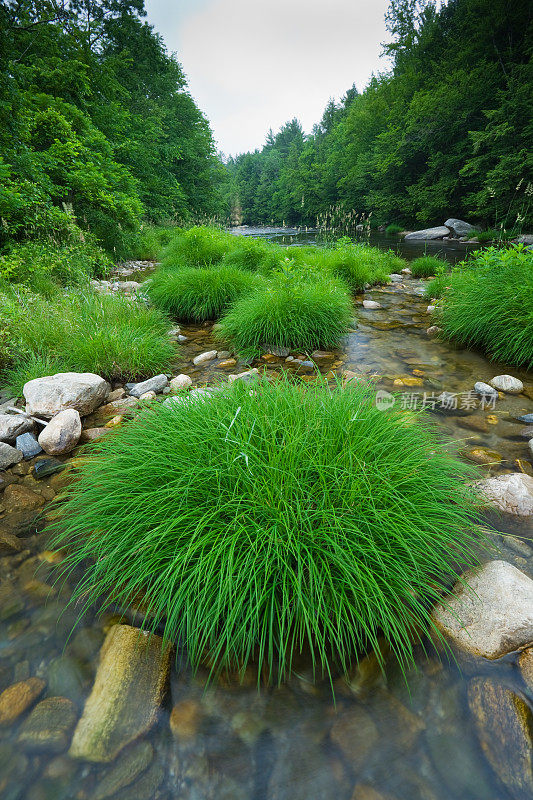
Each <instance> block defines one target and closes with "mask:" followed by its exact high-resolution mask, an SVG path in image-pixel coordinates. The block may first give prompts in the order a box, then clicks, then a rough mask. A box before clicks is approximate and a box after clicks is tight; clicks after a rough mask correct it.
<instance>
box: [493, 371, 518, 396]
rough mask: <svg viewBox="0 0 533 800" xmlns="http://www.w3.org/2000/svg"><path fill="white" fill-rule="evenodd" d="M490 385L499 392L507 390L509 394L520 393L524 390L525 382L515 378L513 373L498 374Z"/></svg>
mask: <svg viewBox="0 0 533 800" xmlns="http://www.w3.org/2000/svg"><path fill="white" fill-rule="evenodd" d="M490 385H491V386H493V387H494V389H498V391H499V392H506V393H507V394H520V392H522V391H523V390H524V384H523V383H522V381H521V380H519V379H518V378H513V376H512V375H496V376H495V377H494V378H493V379H492V380H491V381H490Z"/></svg>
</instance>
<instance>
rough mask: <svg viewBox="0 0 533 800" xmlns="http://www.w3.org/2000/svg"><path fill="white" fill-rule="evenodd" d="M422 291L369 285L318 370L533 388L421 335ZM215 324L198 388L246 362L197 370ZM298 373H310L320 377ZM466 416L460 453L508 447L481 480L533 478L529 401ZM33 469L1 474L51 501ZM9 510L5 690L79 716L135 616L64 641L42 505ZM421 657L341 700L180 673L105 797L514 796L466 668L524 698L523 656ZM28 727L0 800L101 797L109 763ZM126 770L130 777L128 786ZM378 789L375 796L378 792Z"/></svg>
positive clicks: (515, 551)
mask: <svg viewBox="0 0 533 800" xmlns="http://www.w3.org/2000/svg"><path fill="white" fill-rule="evenodd" d="M423 286H424V283H423V282H420V281H414V280H409V279H407V280H406V281H405V284H403V285H398V284H395V285H392V286H390V287H386V288H383V289H380V290H372V291H370V292H367V294H366V295H365V296H366V297H367V298H369V297H370V298H372V299H376V300H379V302H380V303H381V304H382V305H383V309H380V310H378V311H371V312H369V311H363V310H360V311H359V313H358V318H359V320H358V326H357V328H354V330H353V331H352V332H350V333H349V334H348V336H347V337H346V339H345V341H344V342H343V343H342V346H341V347H340V348H339V349H338V350H337V351H335V352H331V353H330V354H329V355H328V356H327V357H326V358H325V359H323V360H321V361H320V362H319V364H320V366H319V369H320V371H321V372H322V373H323V374H326V375H327V374H328V373H339V372H341V371H342V370H343V369H351V370H353V371H354V372H360V373H362V374H371V375H375V376H376V377H375V383H376V387H377V388H381V389H383V390H391V389H394V390H395V391H399V392H400V393H402V392H404V391H405V392H406V393H407V392H408V393H409V394H411V393H423V392H424V391H426V392H427V393H428V394H429V393H431V392H433V391H435V392H436V393H440V392H441V391H443V390H445V391H448V392H454V393H463V392H465V393H466V392H468V391H469V390H470V389H471V388H472V386H473V383H474V381H475V380H486V379H488V378H490V377H492V376H493V375H495V374H498V373H502V372H510V373H511V374H514V375H517V376H518V377H521V378H522V379H523V380H524V383H525V384H526V386H527V387H533V375H531V374H524V373H520V372H519V371H517V370H515V369H511V368H509V367H508V366H506V365H503V364H489V363H488V362H487V361H486V359H484V357H483V356H482V355H480V354H476V353H472V352H469V351H462V350H455V349H454V348H453V347H451V346H450V345H449V344H446V343H440V342H436V341H435V340H433V339H430V338H428V337H427V335H426V333H425V330H426V328H427V326H428V324H429V322H428V319H429V318H428V315H427V314H426V306H427V302H426V301H425V300H424V299H423V298H421V297H420V292H421V290H422V288H423ZM361 299H362V298H357V301H358V302H360V300H361ZM211 329H212V326H211V325H210V324H206V325H202V326H190V327H182V332H183V333H184V334H185V335H187V336H188V341H187V342H186V343H185V345H184V346H183V348H182V350H181V353H180V357H179V359H178V362H177V364H176V367H177V369H179V370H180V371H183V372H186V373H188V374H190V375H191V376H192V377H193V380H194V382H195V384H197V385H202V384H205V383H209V382H212V381H214V380H215V379H216V380H219V379H221V378H223V376H224V375H226V374H227V373H229V372H235V371H239V370H240V369H244V368H245V366H246V365H244V364H240V365H236V366H232V367H229V368H225V369H224V368H220V367H219V366H218V365H217V362H215V363H213V364H211V365H209V366H207V367H203V368H196V367H194V366H193V364H192V359H193V358H194V356H196V355H197V354H198V353H200V352H203V351H205V350H209V349H216V347H217V343H216V342H215V340H214V339H213V336H212V330H211ZM218 346H220V345H218ZM302 355H304V354H302ZM257 365H258V366H261V367H262V368H264V369H267V370H273V371H277V370H279V369H291V370H294V369H295V368H294V367H291V366H290V365H287V364H286V363H285V362H284V360H283V359H276V358H273V359H269V360H262V361H260V362H258V364H257ZM415 371H416V374H415V375H414V374H413V373H414V372H415ZM419 373H422V374H419ZM303 374H304V375H306V376H307V378H308V379H310V380H312V379H313V378H312V375H313V373H312V371H309V372H304V373H303ZM413 377H415V378H418V379H419V380H421V382H422V383H421V385H420V386H408V387H397V386H396V387H395V386H394V381H395V380H398V379H399V378H400V379H404V380H405V379H406V378H413ZM458 411H459V412H460V413H457V412H455V411H453V412H452V413H450V412H448V413H445V412H444V411H442V410H439V409H438V410H437V411H436V412H435V415H436V418H437V420H438V421H439V424H440V425H441V426H442V430H443V431H444V432H445V433H448V434H450V435H451V436H452V437H453V438H454V439H461V440H462V441H461V442H460V443H459V444H458V445H457V447H458V448H459V449H464V448H472V447H486V448H488V449H490V450H494V451H496V452H497V453H499V454H500V455H501V457H502V459H503V460H502V462H501V463H496V464H493V465H491V466H485V467H482V468H480V469H482V470H484V472H485V474H497V473H498V472H501V471H509V470H512V471H516V469H517V468H518V467H517V465H516V463H515V460H516V459H520V463H521V464H522V467H523V468H524V469H526V470H530V471H531V472H533V465H532V464H531V456H530V455H528V450H527V443H526V441H525V440H524V439H522V438H521V437H520V430H521V427H522V426H521V425H520V424H518V423H516V422H515V421H513V417H515V416H517V415H519V414H522V413H527V412H531V411H533V399H532V396H530V397H526V396H524V395H520V396H518V397H510V396H508V397H506V398H505V399H504V400H500V401H498V404H497V405H496V408H495V409H486V410H481V409H479V408H476V409H473V410H469V411H468V412H466V410H464V409H463V410H461V409H458ZM384 413H385V412H384ZM489 417H492V418H494V419H495V420H496V421H494V419H492V420H489ZM465 425H466V426H467V427H465ZM468 425H470V427H468ZM472 426H474V428H473V427H472ZM32 463H33V462H28V463H27V464H24V465H22V466H20V465H19V466H18V467H15V468H13V469H11V470H9V471H7V473H5V479H6V481H7V482H14V483H16V484H17V485H20V486H22V487H25V488H27V489H29V490H30V491H32V492H35V493H36V494H37V495H38V496H39V497H41V498H42V501H43V502H47V501H48V500H50V499H51V498H52V496H53V495H54V493H55V492H56V491H57V490H58V489H59V488H60V485H61V482H62V480H63V478H62V476H61V475H58V476H54V477H51V478H47V479H44V480H43V481H36V480H35V479H34V478H33V476H32V474H31V472H30V469H31V464H32ZM2 509H3V510H2V517H1V519H0V526H1V527H0V530H2V531H5V532H14V533H17V535H19V536H20V537H21V538H22V539H23V541H24V545H25V547H26V549H25V550H24V551H23V552H22V553H18V554H15V555H4V556H2V555H1V554H0V690H3V689H4V688H5V687H6V686H8V685H10V684H12V683H13V682H14V681H16V680H21V679H24V678H26V677H28V676H38V677H42V678H43V679H44V680H45V681H46V682H47V687H46V690H45V694H44V695H43V696H61V697H67V698H69V699H70V700H71V701H72V702H73V703H74V707H75V713H76V716H79V715H80V714H81V711H82V709H83V704H84V701H85V699H86V698H87V696H88V694H89V692H90V690H91V686H92V682H93V679H94V674H95V670H96V665H97V659H98V652H99V648H100V646H101V643H102V641H103V639H104V636H105V633H106V631H107V630H108V629H109V626H110V625H111V624H114V623H116V622H117V621H119V620H121V619H122V620H125V621H127V620H131V619H132V614H131V612H129V611H128V610H125V611H124V610H122V611H119V610H117V615H116V616H114V617H113V616H112V615H107V616H106V617H104V618H103V619H95V617H94V614H93V611H94V610H91V611H90V612H88V613H87V614H86V615H85V616H84V617H83V618H82V619H81V620H80V621H79V623H78V626H77V628H76V629H75V631H74V634H73V636H72V637H70V638H69V634H70V632H71V630H72V627H73V625H74V623H75V621H76V617H77V614H76V612H75V610H73V609H69V608H66V605H67V602H68V599H69V596H70V591H69V587H68V586H65V587H63V588H62V589H61V591H60V592H59V593H57V592H56V591H55V590H52V593H51V594H50V589H49V586H50V585H51V582H52V581H51V577H50V571H51V564H50V563H49V562H53V561H55V560H56V559H57V557H58V556H57V555H54V554H51V553H49V552H47V551H46V540H45V537H44V536H43V534H41V533H39V531H40V529H41V527H42V523H41V522H39V521H36V519H35V516H36V510H31V509H30V510H24V509H21V508H20V507H18V508H11V507H8V508H6V506H5V505H4V506H2ZM493 522H494V524H495V526H496V528H497V529H499V530H501V531H507V532H509V533H512V534H515V535H519V534H520V535H523V536H531V535H533V531H531V530H528V529H526V525H525V524H524V525H521V524H520V523H519V522H517V521H516V520H514V519H512V518H498V517H495V518H494V520H493ZM494 538H495V540H496V541H497V542H498V544H499V546H500V547H501V548H502V554H501V557H503V558H505V559H506V560H508V561H510V562H511V563H513V564H514V565H515V566H517V567H518V568H519V569H521V570H522V571H524V572H526V573H527V574H529V575H530V576H532V577H533V547H532V543H530V542H529V541H527V540H523V539H518V538H515V537H507V538H505V539H503V538H502V537H498V536H495V537H494ZM37 567H40V569H39V570H38V572H37V574H36V568H37ZM65 609H66V610H65ZM417 665H418V670H413V671H412V673H411V674H410V675H409V676H408V677H409V690H408V689H407V687H406V684H405V681H404V679H403V677H402V674H401V670H400V669H399V667H398V665H397V664H395V663H394V661H393V660H388V662H387V669H386V674H385V676H382V675H381V673H380V672H379V670H378V669H377V668H376V664H375V661H374V659H373V658H372V656H370V657H369V658H367V659H365V660H364V661H363V662H361V663H360V664H359V666H358V667H356V668H354V670H353V671H352V673H351V674H350V675H349V676H346V677H342V676H339V677H338V679H337V680H336V683H335V693H336V702H335V703H334V702H333V699H332V696H331V691H330V689H329V686H328V685H327V684H325V683H318V684H317V685H314V684H313V682H312V676H311V672H310V669H309V665H306V664H305V663H302V664H301V665H299V668H298V670H297V673H296V674H295V675H294V677H293V678H292V679H291V681H289V682H288V683H287V684H286V685H284V686H282V687H280V688H274V689H273V688H270V689H263V690H262V691H261V692H257V690H256V688H255V681H254V678H255V676H254V674H253V670H252V671H251V672H250V674H249V675H247V681H246V683H245V685H244V686H239V685H238V683H237V682H236V680H235V678H232V676H226V677H225V678H224V679H223V680H222V681H221V682H220V683H219V685H217V686H215V687H210V688H207V689H206V683H205V675H202V674H199V675H197V676H196V677H193V676H192V675H190V674H189V673H188V672H187V671H186V670H185V671H183V670H178V669H177V668H176V667H173V669H172V673H171V679H170V692H169V696H168V697H167V699H166V701H165V706H164V708H163V709H162V711H161V714H160V717H159V719H158V722H157V724H156V726H155V727H154V728H153V729H152V731H151V732H150V733H149V734H148V735H146V736H145V737H144V738H145V740H147V741H149V742H150V743H151V744H152V746H153V756H152V761H151V764H150V765H149V766H147V767H146V769H145V771H144V772H143V773H142V775H141V776H139V777H138V778H136V779H135V780H134V781H133V783H131V784H130V785H129V786H124V787H123V788H122V789H119V791H118V793H115V794H114V795H112V796H113V797H116V798H122V800H142V798H161V800H170V798H180V799H181V798H186V799H187V800H189V799H190V800H204V799H207V798H212V800H221V799H222V798H224V799H225V800H241V798H242V800H300V799H301V800H330V798H331V800H384V798H385V800H391V798H392V800H394V798H395V799H396V800H418V799H419V798H420V800H485V799H486V800H502V799H503V800H505V799H506V798H509V799H510V798H512V797H513V795H511V794H510V793H509V792H508V791H507V790H506V789H505V787H504V786H503V785H502V784H501V782H500V781H499V779H498V777H497V776H496V774H495V773H494V771H493V770H492V768H491V767H490V766H489V764H488V762H487V760H486V758H485V755H484V753H483V751H482V749H481V747H480V744H479V740H478V736H477V733H476V730H475V728H474V721H473V718H472V714H471V712H470V710H469V707H468V703H467V698H466V692H467V687H468V683H469V681H470V680H471V679H472V678H473V677H477V676H481V675H484V676H487V677H490V678H491V679H492V680H495V681H501V682H504V683H505V684H506V685H508V686H509V687H511V688H513V689H514V690H515V691H516V692H518V693H519V694H520V695H521V696H523V697H528V692H527V689H526V687H525V685H524V683H523V681H522V678H521V676H520V672H519V670H518V669H517V667H516V658H515V656H510V657H508V658H504V659H501V660H499V661H498V662H486V661H484V660H482V659H475V660H472V661H470V662H465V661H464V660H462V659H459V664H455V663H453V661H448V660H447V659H444V661H443V662H442V663H441V662H440V661H439V659H438V658H437V657H436V656H435V655H434V654H430V656H429V658H427V657H426V656H425V654H424V652H423V648H422V646H421V645H420V646H419V647H418V649H417ZM183 701H187V703H188V706H187V708H188V711H189V725H188V728H187V735H186V736H185V735H184V729H183V728H182V729H181V734H180V735H179V736H177V737H175V736H173V735H172V733H171V730H170V727H169V714H170V710H171V708H172V706H174V705H175V704H177V703H181V702H183ZM531 701H533V698H532V697H531V695H529V702H530V703H531ZM21 719H22V718H21ZM191 720H192V721H191ZM19 731H20V721H17V723H15V724H13V725H11V726H8V727H4V728H2V727H0V798H2V800H4V798H9V800H17V799H18V798H21V799H22V798H23V799H24V800H26V798H29V800H41V798H46V799H47V798H50V800H61V798H80V800H84V799H86V800H91V798H93V797H96V796H98V792H99V788H98V787H99V786H100V781H101V779H102V778H103V776H104V775H105V774H106V771H107V770H108V768H106V767H102V766H94V765H90V764H86V763H84V762H81V763H80V762H77V761H74V760H72V759H70V758H69V757H68V756H67V755H66V746H67V745H68V742H67V745H66V746H65V747H63V749H62V750H60V752H57V753H50V752H47V751H44V752H34V751H31V750H28V749H26V748H25V746H24V745H22V744H20V743H19V742H18V736H19ZM67 738H68V737H67ZM127 755H128V753H127V751H123V753H122V754H120V755H119V756H118V757H117V759H116V762H115V764H118V765H119V766H120V764H121V763H125V759H126V757H127ZM128 777H129V776H128V774H127V773H126V777H125V778H124V780H127V779H128ZM365 787H366V788H365ZM369 787H371V788H373V789H374V790H375V791H377V792H380V793H381V794H378V795H372V794H369V793H368V792H369ZM365 792H366V793H365ZM516 796H517V795H516V794H515V795H514V797H515V798H516Z"/></svg>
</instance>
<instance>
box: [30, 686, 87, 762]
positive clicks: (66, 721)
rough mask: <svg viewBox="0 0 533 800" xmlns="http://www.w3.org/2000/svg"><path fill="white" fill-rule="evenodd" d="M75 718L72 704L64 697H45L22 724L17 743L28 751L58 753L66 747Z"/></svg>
mask: <svg viewBox="0 0 533 800" xmlns="http://www.w3.org/2000/svg"><path fill="white" fill-rule="evenodd" d="M76 717H77V714H76V709H75V707H74V703H72V702H71V701H70V700H67V698H66V697H47V698H46V700H42V701H41V702H40V703H38V704H37V705H36V706H35V708H34V709H33V711H32V712H31V714H30V716H29V717H28V718H27V719H26V720H25V721H24V722H23V724H22V727H21V729H20V733H19V742H20V743H21V744H22V745H23V746H24V747H25V748H26V749H28V750H35V751H40V750H44V751H48V752H52V753H60V752H61V751H62V750H65V749H66V748H67V747H68V743H69V738H70V731H71V730H72V728H73V727H74V724H75V722H76Z"/></svg>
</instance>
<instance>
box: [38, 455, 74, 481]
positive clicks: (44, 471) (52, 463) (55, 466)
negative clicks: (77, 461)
mask: <svg viewBox="0 0 533 800" xmlns="http://www.w3.org/2000/svg"><path fill="white" fill-rule="evenodd" d="M66 466H67V465H66V464H64V463H63V461H58V460H57V458H41V459H39V461H36V462H35V464H34V465H33V474H34V475H35V477H36V478H38V479H39V478H48V477H49V476H50V475H55V473H56V472H61V471H62V470H64V469H65V467H66Z"/></svg>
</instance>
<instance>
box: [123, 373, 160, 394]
mask: <svg viewBox="0 0 533 800" xmlns="http://www.w3.org/2000/svg"><path fill="white" fill-rule="evenodd" d="M167 386H168V378H167V376H166V375H163V374H161V375H154V377H153V378H148V380H146V381H142V382H141V383H134V384H127V386H126V388H127V389H129V393H130V395H132V396H133V397H141V395H143V394H146V392H154V393H155V394H158V393H159V392H162V391H163V389H165V388H166V387H167Z"/></svg>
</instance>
